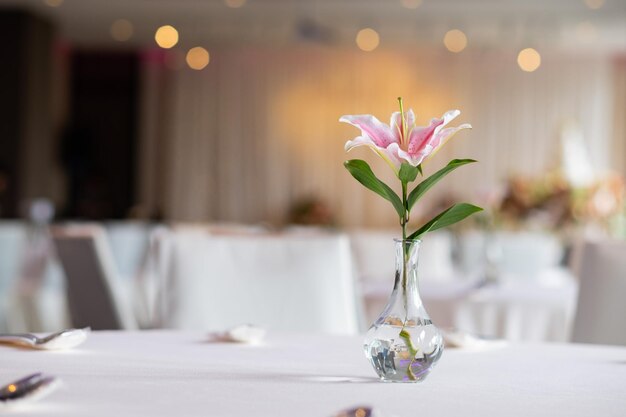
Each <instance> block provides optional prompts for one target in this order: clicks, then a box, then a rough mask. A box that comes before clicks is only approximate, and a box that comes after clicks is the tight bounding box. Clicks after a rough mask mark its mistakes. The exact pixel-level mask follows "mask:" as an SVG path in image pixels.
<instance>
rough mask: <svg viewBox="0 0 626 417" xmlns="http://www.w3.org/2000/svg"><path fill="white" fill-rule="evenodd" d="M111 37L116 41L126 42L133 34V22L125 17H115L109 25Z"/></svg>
mask: <svg viewBox="0 0 626 417" xmlns="http://www.w3.org/2000/svg"><path fill="white" fill-rule="evenodd" d="M110 32H111V37H112V38H113V39H115V40H116V41H118V42H126V41H127V40H129V39H130V38H131V37H132V36H133V32H134V28H133V24H132V23H131V22H130V21H129V20H126V19H117V20H116V21H115V22H113V24H112V25H111V30H110Z"/></svg>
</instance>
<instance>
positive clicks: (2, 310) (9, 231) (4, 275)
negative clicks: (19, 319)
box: [0, 221, 27, 332]
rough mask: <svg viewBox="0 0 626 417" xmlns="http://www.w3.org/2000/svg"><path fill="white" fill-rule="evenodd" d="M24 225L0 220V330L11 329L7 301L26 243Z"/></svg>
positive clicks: (18, 270)
mask: <svg viewBox="0 0 626 417" xmlns="http://www.w3.org/2000/svg"><path fill="white" fill-rule="evenodd" d="M26 230H27V229H26V226H25V225H24V224H23V223H21V222H17V221H3V222H0V331H2V332H3V331H7V330H9V329H12V327H13V326H12V324H11V320H15V318H14V317H10V316H9V310H8V307H9V303H10V301H11V298H12V294H13V293H14V290H15V284H16V282H17V279H18V278H19V272H20V267H21V264H22V255H23V251H24V247H25V245H26V238H27V231H26Z"/></svg>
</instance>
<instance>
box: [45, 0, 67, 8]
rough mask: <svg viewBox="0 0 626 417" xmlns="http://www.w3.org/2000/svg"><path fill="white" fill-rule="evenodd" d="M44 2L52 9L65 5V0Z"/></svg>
mask: <svg viewBox="0 0 626 417" xmlns="http://www.w3.org/2000/svg"><path fill="white" fill-rule="evenodd" d="M43 2H44V3H46V5H48V6H50V7H59V6H60V5H62V4H63V0H43Z"/></svg>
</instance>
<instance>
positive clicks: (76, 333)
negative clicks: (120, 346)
mask: <svg viewBox="0 0 626 417" xmlns="http://www.w3.org/2000/svg"><path fill="white" fill-rule="evenodd" d="M90 331H91V329H90V328H89V327H85V328H84V329H66V330H61V331H60V332H56V333H52V334H50V335H48V336H45V337H38V336H36V335H34V334H31V333H20V334H6V333H5V334H2V333H0V343H8V344H12V345H18V346H23V347H29V348H33V349H46V350H53V349H54V350H56V349H70V348H73V347H75V346H78V345H80V344H81V343H83V342H84V341H85V340H87V336H88V335H89V332H90Z"/></svg>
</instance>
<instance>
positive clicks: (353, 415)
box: [333, 405, 391, 417]
mask: <svg viewBox="0 0 626 417" xmlns="http://www.w3.org/2000/svg"><path fill="white" fill-rule="evenodd" d="M333 417H391V416H389V415H388V414H384V413H382V412H381V411H380V410H379V409H377V408H372V407H368V406H365V405H362V406H356V407H352V408H346V409H345V410H341V411H339V412H338V413H337V414H335V415H333Z"/></svg>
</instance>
